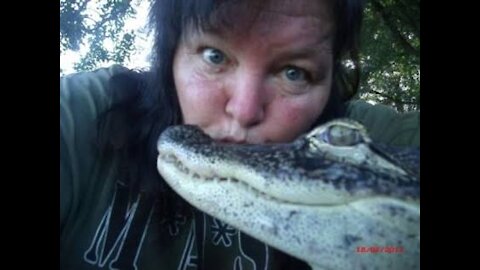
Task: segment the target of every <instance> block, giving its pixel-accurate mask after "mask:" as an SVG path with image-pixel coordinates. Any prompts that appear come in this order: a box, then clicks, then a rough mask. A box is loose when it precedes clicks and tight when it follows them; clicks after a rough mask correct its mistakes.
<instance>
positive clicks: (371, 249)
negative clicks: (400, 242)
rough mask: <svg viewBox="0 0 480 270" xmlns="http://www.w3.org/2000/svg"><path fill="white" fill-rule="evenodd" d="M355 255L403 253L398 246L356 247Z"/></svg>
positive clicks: (401, 248)
mask: <svg viewBox="0 0 480 270" xmlns="http://www.w3.org/2000/svg"><path fill="white" fill-rule="evenodd" d="M357 253H403V247H400V246H358V247H357Z"/></svg>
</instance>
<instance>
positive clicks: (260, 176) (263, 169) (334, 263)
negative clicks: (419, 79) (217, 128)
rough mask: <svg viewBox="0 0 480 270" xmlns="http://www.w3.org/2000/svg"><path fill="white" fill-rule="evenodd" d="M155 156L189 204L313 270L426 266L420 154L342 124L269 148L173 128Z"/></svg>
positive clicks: (346, 122)
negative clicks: (382, 142) (375, 140)
mask: <svg viewBox="0 0 480 270" xmlns="http://www.w3.org/2000/svg"><path fill="white" fill-rule="evenodd" d="M158 150H159V158H158V170H159V172H160V173H161V175H162V176H163V177H164V179H165V181H167V183H168V184H169V185H170V186H171V187H172V188H173V189H174V190H175V191H176V192H177V193H178V194H180V195H181V196H182V197H183V198H185V199H186V200H187V201H188V202H189V203H191V204H192V205H194V206H195V207H197V208H198V209H200V210H202V211H204V212H206V213H208V214H210V215H212V216H214V217H216V218H218V219H220V220H223V221H224V222H227V223H229V224H230V225H232V226H234V227H236V228H238V229H239V230H241V231H243V232H245V233H247V234H249V235H251V236H253V237H255V238H257V239H259V240H261V241H263V242H265V243H267V244H269V245H271V246H273V247H275V248H277V249H280V250H282V251H284V252H285V253H288V254H290V255H292V256H294V257H297V258H299V259H301V260H304V261H305V262H307V263H309V264H310V265H311V266H312V268H313V269H419V268H420V263H419V261H420V258H419V257H420V206H419V204H420V179H419V156H420V153H419V150H418V148H417V149H413V148H412V149H395V148H392V147H387V146H382V145H377V144H374V143H372V141H371V140H370V138H369V137H368V135H367V133H366V131H365V129H364V128H363V126H361V125H360V124H358V123H356V122H354V121H351V120H347V119H340V120H335V121H332V122H329V123H327V124H325V125H322V126H319V127H317V128H315V129H314V130H313V131H311V132H310V133H308V134H306V135H304V136H301V137H299V138H298V139H297V140H295V141H294V142H292V143H289V144H270V145H234V144H222V143H216V142H214V141H212V140H211V139H210V138H209V137H208V136H207V135H205V134H204V133H203V132H202V131H201V130H200V129H198V128H196V127H193V126H176V127H171V128H168V129H167V130H166V131H165V132H164V133H163V134H162V135H161V137H160V139H159V142H158ZM365 247H367V248H370V247H374V248H376V247H378V248H383V250H379V251H377V252H375V250H369V252H360V249H361V248H365Z"/></svg>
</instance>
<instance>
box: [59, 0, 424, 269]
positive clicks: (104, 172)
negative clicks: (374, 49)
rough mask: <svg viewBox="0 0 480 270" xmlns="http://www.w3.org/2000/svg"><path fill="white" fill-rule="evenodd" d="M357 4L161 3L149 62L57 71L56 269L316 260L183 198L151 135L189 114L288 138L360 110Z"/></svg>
mask: <svg viewBox="0 0 480 270" xmlns="http://www.w3.org/2000/svg"><path fill="white" fill-rule="evenodd" d="M257 2H261V3H257ZM361 15H362V3H361V1H343V0H342V1H340V0H337V1H334V0H319V1H311V0H310V1H309V0H301V1H253V0H251V1H249V0H245V1H238V0H237V1H235V0H223V1H220V0H217V1H178V0H169V1H167V0H157V1H154V3H153V5H152V10H151V18H150V19H151V24H152V26H153V27H154V29H155V31H156V32H155V34H156V35H155V45H154V52H153V55H154V57H153V59H152V68H151V71H149V72H134V71H129V70H126V69H124V68H122V67H119V66H113V67H111V68H109V69H102V70H98V71H96V72H91V73H84V74H76V75H71V76H68V77H65V78H63V79H62V81H61V100H60V103H61V137H60V148H61V151H60V152H61V164H60V166H61V171H60V173H61V179H60V180H61V186H60V187H61V205H60V206H61V216H60V226H61V232H60V236H61V260H60V262H61V268H62V269H100V268H103V267H110V268H118V269H128V268H131V269H133V268H139V269H230V268H234V269H240V268H241V269H300V268H301V267H307V266H306V265H305V264H303V263H302V262H299V261H297V260H295V259H293V258H290V257H288V256H286V255H284V254H282V253H281V252H278V251H275V250H273V249H272V248H270V247H268V246H266V245H265V244H263V243H261V242H259V241H256V240H254V239H252V238H250V237H248V236H247V235H244V234H242V233H240V232H238V231H237V230H235V229H234V228H232V227H230V226H229V225H227V224H224V223H222V222H221V221H219V220H216V219H214V218H212V217H209V216H207V215H205V214H203V213H201V212H199V211H196V210H195V209H192V207H190V206H189V205H188V204H186V203H185V202H184V201H183V200H181V199H180V198H179V197H178V196H177V195H176V194H175V193H174V192H173V191H171V190H170V189H169V188H168V187H167V186H166V185H165V184H164V182H163V180H162V178H161V176H160V175H159V174H158V172H157V170H156V158H157V153H156V141H157V139H158V136H159V135H160V133H161V132H162V131H163V130H164V129H165V128H166V127H168V126H170V125H175V124H194V125H198V126H199V127H200V128H201V129H202V130H203V131H205V132H206V133H207V134H208V135H210V136H211V137H212V138H213V139H215V140H219V141H224V142H231V143H276V142H288V141H291V140H293V139H294V138H295V137H297V136H298V135H300V134H302V133H304V132H306V131H308V130H309V129H310V128H311V127H313V126H315V125H317V124H319V123H322V122H325V121H327V120H329V119H332V118H335V117H340V116H344V115H345V114H347V115H348V116H353V117H354V116H355V115H356V114H357V115H358V114H359V112H361V111H362V110H363V109H360V110H359V109H357V108H358V107H355V106H349V107H347V106H346V103H345V102H346V101H347V100H348V99H349V98H350V97H351V96H352V95H353V94H354V93H355V92H356V89H357V86H358V61H357V60H358V59H357V55H358V35H359V31H360V22H361ZM346 59H349V60H351V61H352V62H353V63H354V66H355V69H354V70H353V71H350V73H348V74H347V73H346V71H345V70H343V69H342V65H341V61H343V60H346ZM107 85H108V87H107ZM362 106H365V105H362ZM361 108H364V107H361ZM369 111H371V110H370V109H369ZM375 111H376V112H377V114H378V113H380V114H381V113H383V112H385V111H387V112H390V111H389V110H387V109H385V108H375ZM404 117H405V116H400V115H393V114H392V115H390V116H388V117H385V121H384V122H386V123H389V122H391V121H392V119H396V120H397V122H398V121H400V120H402V119H403V118H404ZM408 119H411V117H409V118H408ZM408 119H407V120H408ZM415 119H416V118H415ZM407 120H402V121H403V122H405V121H407ZM402 121H400V122H402ZM408 121H410V120H408ZM366 122H368V121H366ZM413 125H414V126H415V125H416V122H415V123H414V124H413ZM401 132H403V131H402V130H401V129H398V128H397V134H399V133H401ZM412 134H414V135H415V134H418V129H414V131H413V133H412ZM415 136H416V135H415ZM402 137H405V136H403V135H402ZM386 140H387V141H388V140H389V139H386ZM94 142H95V143H94ZM307 269H308V268H307Z"/></svg>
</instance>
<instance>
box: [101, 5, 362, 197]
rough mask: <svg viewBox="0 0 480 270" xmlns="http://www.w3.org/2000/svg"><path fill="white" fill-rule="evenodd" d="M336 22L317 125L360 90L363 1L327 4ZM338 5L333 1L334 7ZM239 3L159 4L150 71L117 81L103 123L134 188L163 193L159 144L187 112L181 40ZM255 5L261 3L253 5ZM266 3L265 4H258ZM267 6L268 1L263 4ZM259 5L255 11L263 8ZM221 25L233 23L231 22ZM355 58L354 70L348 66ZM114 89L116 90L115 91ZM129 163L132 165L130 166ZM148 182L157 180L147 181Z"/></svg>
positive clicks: (154, 10)
mask: <svg viewBox="0 0 480 270" xmlns="http://www.w3.org/2000/svg"><path fill="white" fill-rule="evenodd" d="M327 1H330V3H331V4H332V6H331V7H332V8H333V13H334V20H335V33H334V34H335V38H334V48H333V49H334V52H333V53H334V67H333V76H334V80H333V85H332V92H331V96H330V99H329V101H328V103H327V105H326V108H325V110H324V112H323V113H322V115H321V117H319V119H318V120H317V121H316V122H315V123H314V125H317V124H320V123H322V122H325V121H327V120H329V119H332V118H335V117H340V116H342V114H343V106H342V104H343V103H344V101H346V100H348V99H349V98H350V97H352V96H353V95H354V94H355V92H356V91H357V88H358V74H359V71H358V69H359V65H358V47H359V46H358V42H359V32H360V24H361V20H362V9H363V1H362V0H327ZM332 1H333V2H332ZM239 2H245V1H241V0H240V1H239V0H202V1H198V0H197V1H196V0H156V1H153V5H152V7H151V10H150V26H151V27H152V28H153V30H154V34H155V36H154V42H155V43H154V46H153V52H152V62H151V64H152V65H151V69H150V71H149V72H143V73H142V72H133V71H132V72H127V73H124V74H119V75H116V76H114V77H112V79H111V85H110V89H111V95H112V98H113V101H114V106H113V107H112V108H111V109H110V110H108V111H107V112H106V113H105V114H104V115H102V117H101V118H100V121H99V131H100V133H99V143H100V146H101V147H102V148H103V149H104V150H105V151H110V152H112V153H117V154H120V155H121V156H122V157H124V160H123V164H125V165H124V166H123V167H122V168H124V169H123V170H124V171H123V172H124V177H128V178H129V179H130V180H126V181H128V182H129V183H130V184H131V185H130V186H131V187H132V188H134V189H137V190H138V189H146V190H159V189H160V190H163V189H164V188H165V187H163V185H162V184H160V183H162V181H161V180H160V177H159V176H158V173H157V171H156V158H157V151H156V142H157V138H158V137H159V135H160V133H161V132H162V131H163V130H164V129H165V128H166V127H168V126H170V125H174V124H180V123H181V122H182V119H181V111H180V106H179V103H178V100H177V94H176V90H175V85H174V79H173V70H172V65H173V57H174V55H175V50H176V48H177V45H178V44H179V41H180V39H181V35H182V34H183V33H185V32H186V31H185V29H186V27H189V26H191V25H193V26H195V27H197V29H205V27H208V26H211V25H209V24H211V23H212V12H213V11H215V10H218V8H219V7H220V6H221V7H227V9H228V7H231V6H234V5H237V4H238V3H239ZM249 2H252V3H253V2H255V1H249ZM258 2H262V1H258ZM263 2H266V1H263ZM258 5H261V4H255V7H257V8H258ZM217 15H218V14H216V19H219V21H216V22H217V23H218V22H222V23H229V22H230V23H231V21H230V20H229V18H228V17H225V16H226V15H225V16H224V17H221V16H222V14H219V15H218V16H220V17H221V18H217V17H218V16H217ZM346 59H349V60H351V62H352V63H353V64H354V68H353V69H352V70H347V69H345V67H344V65H343V64H342V61H344V60H346ZM113 89H115V90H114V91H113ZM127 164H128V165H127ZM142 179H157V180H156V181H153V182H152V181H150V180H146V181H142Z"/></svg>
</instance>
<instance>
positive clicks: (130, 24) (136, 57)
mask: <svg viewBox="0 0 480 270" xmlns="http://www.w3.org/2000/svg"><path fill="white" fill-rule="evenodd" d="M99 2H100V1H92V2H91V3H89V6H88V8H87V9H91V10H94V9H95V6H96V5H98V3H99ZM135 2H136V3H139V5H138V6H135V3H134V8H135V9H136V11H137V13H136V15H135V16H134V17H133V18H129V19H128V20H126V21H125V31H130V30H135V33H136V38H135V51H133V52H132V55H131V56H130V61H128V62H126V63H124V64H123V65H124V66H126V67H128V68H132V69H144V68H146V67H148V66H149V63H148V57H149V52H150V51H151V47H152V44H153V42H152V36H151V35H148V34H147V33H146V30H145V29H144V28H145V25H146V22H147V17H148V8H149V1H135ZM87 15H88V16H91V17H93V18H94V16H95V12H87ZM113 45H114V44H113V42H111V41H109V40H108V41H105V43H104V46H105V47H106V48H109V47H110V46H111V47H113ZM87 51H88V46H86V45H82V46H80V50H79V51H78V52H74V51H66V52H65V53H63V54H61V55H60V68H61V69H62V70H63V74H70V73H74V72H75V70H74V69H73V66H74V64H75V63H77V62H78V61H80V59H81V56H82V55H85V54H86V53H87ZM112 64H114V62H109V63H104V64H102V65H101V66H98V68H100V67H108V66H110V65H112Z"/></svg>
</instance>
